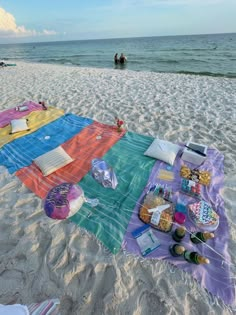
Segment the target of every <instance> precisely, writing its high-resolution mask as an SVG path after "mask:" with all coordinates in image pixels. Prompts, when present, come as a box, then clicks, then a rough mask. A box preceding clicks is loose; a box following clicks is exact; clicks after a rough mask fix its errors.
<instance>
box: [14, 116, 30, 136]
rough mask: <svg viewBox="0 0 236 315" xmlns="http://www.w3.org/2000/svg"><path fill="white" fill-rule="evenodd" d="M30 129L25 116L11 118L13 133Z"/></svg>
mask: <svg viewBox="0 0 236 315" xmlns="http://www.w3.org/2000/svg"><path fill="white" fill-rule="evenodd" d="M24 130H29V127H28V125H27V120H26V119H25V118H21V119H13V120H11V133H15V132H19V131H24Z"/></svg>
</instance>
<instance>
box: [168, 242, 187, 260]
mask: <svg viewBox="0 0 236 315" xmlns="http://www.w3.org/2000/svg"><path fill="white" fill-rule="evenodd" d="M169 251H170V253H171V255H172V256H174V257H179V256H182V255H183V254H184V252H185V248H184V247H183V246H181V245H179V244H174V245H171V246H170V247H169Z"/></svg>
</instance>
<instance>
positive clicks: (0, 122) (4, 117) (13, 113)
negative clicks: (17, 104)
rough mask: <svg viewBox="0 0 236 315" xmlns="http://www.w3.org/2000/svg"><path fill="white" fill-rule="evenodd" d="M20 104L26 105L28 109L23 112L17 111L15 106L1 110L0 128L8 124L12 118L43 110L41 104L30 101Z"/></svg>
mask: <svg viewBox="0 0 236 315" xmlns="http://www.w3.org/2000/svg"><path fill="white" fill-rule="evenodd" d="M21 106H27V107H28V109H27V110H25V111H23V112H20V111H17V110H16V109H15V108H11V109H7V110H5V111H3V112H0V128H3V127H6V126H7V125H8V124H10V122H11V120H12V119H18V118H22V117H25V116H27V115H28V114H29V113H31V112H33V111H37V110H38V111H39V110H43V107H42V105H40V104H37V103H35V102H32V101H27V102H24V103H23V104H22V105H21Z"/></svg>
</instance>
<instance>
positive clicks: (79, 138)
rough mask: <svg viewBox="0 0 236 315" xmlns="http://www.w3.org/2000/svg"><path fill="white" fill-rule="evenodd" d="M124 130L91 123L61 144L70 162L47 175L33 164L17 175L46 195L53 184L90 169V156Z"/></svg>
mask: <svg viewBox="0 0 236 315" xmlns="http://www.w3.org/2000/svg"><path fill="white" fill-rule="evenodd" d="M124 133H125V131H124V130H123V131H122V132H119V133H118V132H117V128H116V127H114V126H108V125H104V124H101V123H98V122H94V123H92V124H91V125H89V126H88V127H86V128H84V129H83V130H82V131H81V132H80V133H78V134H76V135H75V136H74V137H73V138H71V139H70V140H68V141H66V142H65V143H63V144H62V145H61V146H62V148H63V149H64V150H65V151H66V152H67V153H68V154H69V156H70V157H71V158H72V159H74V161H73V162H72V163H70V164H68V165H66V166H64V167H63V168H61V169H59V170H57V171H56V172H54V173H52V174H50V175H48V176H46V177H45V176H43V174H42V173H41V171H40V170H39V168H38V167H37V166H36V165H35V164H34V163H33V164H31V165H30V166H28V167H24V168H21V169H20V170H18V171H17V172H16V176H18V177H19V179H20V180H21V181H22V182H23V183H24V184H25V185H26V186H27V187H28V188H29V189H30V190H32V191H33V192H34V193H35V194H36V195H38V196H39V197H41V198H45V197H46V195H47V193H48V192H49V191H50V190H51V189H52V188H53V187H54V186H57V185H59V184H62V183H65V182H67V183H73V184H75V183H77V182H78V181H80V180H81V179H82V178H83V177H84V176H85V175H86V174H87V173H88V171H89V170H90V168H91V161H92V159H93V158H94V157H102V156H103V155H104V154H105V153H106V152H107V151H108V150H109V149H110V148H111V147H112V146H113V145H114V144H115V143H116V142H117V141H118V140H119V139H120V138H121V137H122V136H123V135H124ZM58 136H60V135H58Z"/></svg>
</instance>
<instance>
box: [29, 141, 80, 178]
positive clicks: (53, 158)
mask: <svg viewBox="0 0 236 315" xmlns="http://www.w3.org/2000/svg"><path fill="white" fill-rule="evenodd" d="M73 161H74V159H72V158H71V157H70V156H69V155H68V154H67V153H66V151H65V150H64V149H63V148H62V147H61V146H59V147H57V148H56V149H54V150H52V151H49V152H47V153H45V154H42V155H40V156H39V157H37V158H36V159H35V160H34V163H35V164H36V165H37V166H38V167H39V168H40V170H41V171H42V173H43V175H44V176H47V175H49V174H51V173H53V172H55V171H57V170H58V169H60V168H61V167H63V166H65V165H67V164H69V163H71V162H73Z"/></svg>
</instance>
